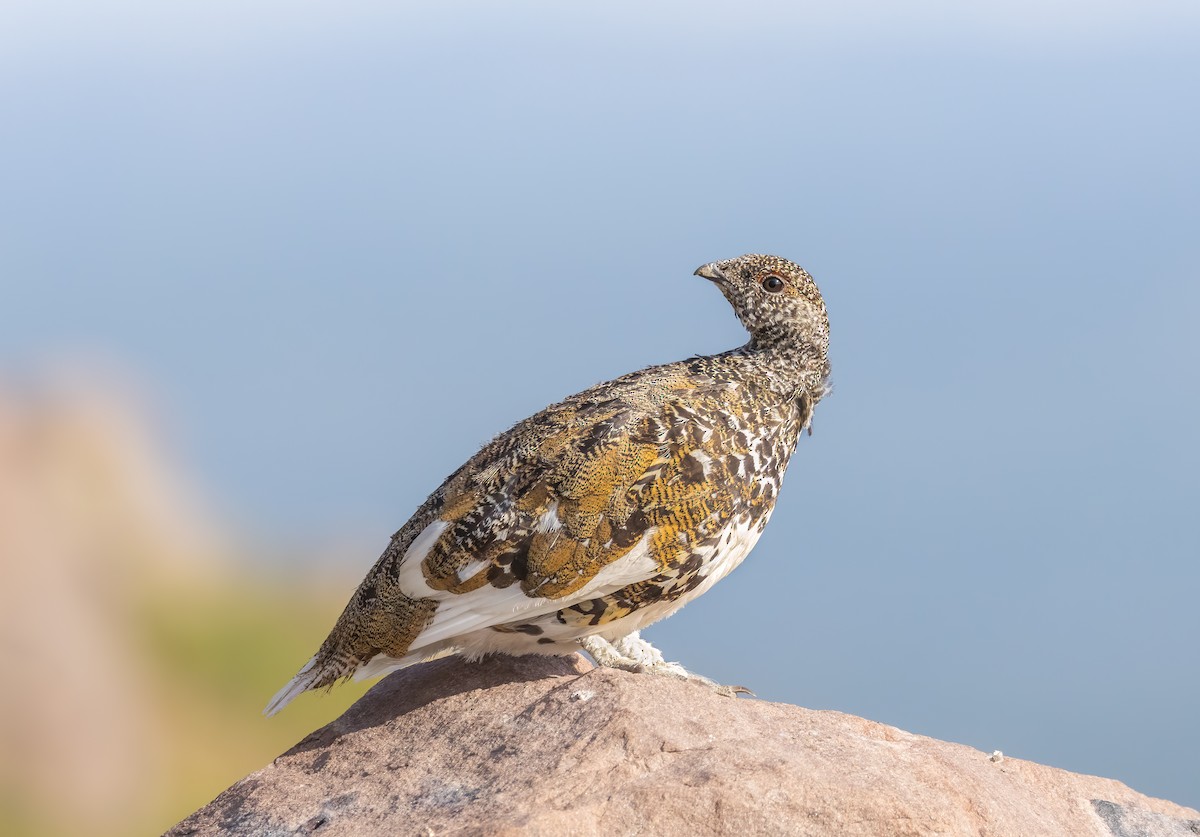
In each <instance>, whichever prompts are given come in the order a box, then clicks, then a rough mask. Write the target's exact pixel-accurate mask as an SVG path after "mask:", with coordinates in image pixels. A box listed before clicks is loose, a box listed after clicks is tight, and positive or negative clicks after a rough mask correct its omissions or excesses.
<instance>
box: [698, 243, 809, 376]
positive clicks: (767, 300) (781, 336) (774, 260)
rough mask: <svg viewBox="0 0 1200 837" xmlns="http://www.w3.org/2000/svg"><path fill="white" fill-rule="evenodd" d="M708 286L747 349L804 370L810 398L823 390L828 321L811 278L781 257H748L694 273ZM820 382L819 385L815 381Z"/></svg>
mask: <svg viewBox="0 0 1200 837" xmlns="http://www.w3.org/2000/svg"><path fill="white" fill-rule="evenodd" d="M696 275H697V276H703V277H704V278H705V279H708V280H710V281H712V282H713V283H714V284H715V285H716V286H717V287H718V288H720V289H721V293H723V294H724V295H725V298H726V299H727V300H729V304H730V305H732V306H733V310H734V313H735V314H737V317H738V319H739V320H741V322H742V325H744V326H745V327H746V330H747V331H749V332H750V343H749V345H748V347H747V348H749V349H753V350H759V351H765V352H771V353H773V354H774V356H775V357H776V360H777V362H778V363H779V364H780V365H792V366H795V367H796V368H798V369H801V370H803V372H804V373H806V374H805V375H804V378H805V381H804V384H805V385H806V386H807V388H808V389H809V390H810V391H812V392H814V393H815V392H817V391H818V390H820V391H821V393H822V394H825V391H826V390H827V389H828V377H829V362H828V354H829V315H828V313H827V312H826V310H825V300H824V299H823V298H822V296H821V291H820V290H819V289H818V288H817V283H816V282H815V281H813V278H812V276H810V275H809V274H808V271H806V270H805V269H804V268H802V267H800V265H798V264H794V263H792V262H790V261H788V260H787V259H784V258H781V257H780V256H767V255H762V254H759V253H748V254H746V255H744V256H738V257H737V258H736V259H727V260H726V261H723V262H710V263H709V264H706V265H702V266H700V267H699V268H697V269H696ZM818 379H819V380H818Z"/></svg>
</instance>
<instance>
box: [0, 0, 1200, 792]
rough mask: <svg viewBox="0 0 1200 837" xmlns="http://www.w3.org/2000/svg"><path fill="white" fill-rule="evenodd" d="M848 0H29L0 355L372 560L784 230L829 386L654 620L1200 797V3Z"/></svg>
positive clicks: (838, 702) (5, 44)
mask: <svg viewBox="0 0 1200 837" xmlns="http://www.w3.org/2000/svg"><path fill="white" fill-rule="evenodd" d="M828 5H829V4H826V5H825V6H824V7H822V8H815V7H810V6H809V5H808V4H804V3H799V4H782V3H780V4H770V3H757V4H756V3H751V4H739V5H738V10H737V11H736V12H735V11H733V10H732V6H729V7H727V6H725V5H723V4H716V3H699V4H696V3H688V4H683V3H671V4H658V5H656V6H655V7H654V8H653V9H649V10H647V9H641V8H639V6H638V4H632V3H610V4H605V5H604V6H603V7H598V6H593V7H591V8H587V9H583V8H570V9H567V8H564V7H563V6H562V4H550V3H542V4H535V3H516V4H508V5H506V6H505V7H504V8H503V10H500V9H498V8H494V7H492V6H490V5H485V4H466V3H445V4H438V5H436V6H435V5H433V4H429V5H427V6H418V5H414V4H390V3H349V4H337V5H336V7H335V5H334V4H317V3H307V4H306V3H299V4H296V3H288V4H284V3H254V4H245V3H232V2H215V3H192V2H181V3H176V4H170V6H169V9H168V7H167V6H165V5H163V4H152V3H143V2H115V3H109V4H106V7H105V9H104V11H103V13H101V12H100V11H98V10H97V9H96V8H95V7H94V6H93V5H91V4H83V3H78V2H59V3H51V2H44V3H37V4H6V6H5V9H4V10H3V11H0V137H2V138H3V145H4V148H5V154H4V155H3V156H2V157H0V186H2V188H0V300H2V301H3V302H2V307H3V310H4V323H5V327H4V328H3V329H2V330H0V374H4V375H5V376H6V377H17V378H25V379H37V378H38V376H39V375H42V374H44V373H45V372H46V370H48V369H51V368H54V367H56V366H60V365H62V364H68V365H70V364H77V365H83V366H85V367H87V368H94V367H102V368H108V369H113V370H119V371H120V373H121V374H122V375H125V376H128V377H131V378H132V379H134V380H136V381H137V382H139V385H140V387H141V389H142V391H143V392H145V393H147V395H148V397H149V398H150V399H152V401H153V403H154V404H155V407H156V409H157V410H158V411H159V413H160V414H161V415H162V416H163V417H164V418H163V420H164V422H165V424H166V427H167V432H168V433H169V435H170V436H171V437H172V438H173V439H174V440H175V442H176V444H177V446H178V448H179V451H180V454H181V456H182V457H183V458H184V459H185V461H187V462H188V463H189V464H190V466H191V467H192V469H193V470H194V471H195V473H196V475H197V479H198V480H199V481H200V482H201V483H202V485H204V486H205V488H206V490H207V492H208V495H209V497H210V498H211V499H212V502H213V504H214V505H215V507H216V508H217V509H219V510H220V513H221V514H222V515H223V516H224V518H225V519H226V520H228V521H229V522H230V523H231V524H232V525H235V526H237V527H239V528H240V529H241V530H243V531H245V532H247V533H250V534H253V535H254V536H255V537H257V538H260V539H261V540H263V541H266V542H271V543H274V544H278V545H282V546H278V547H276V549H274V550H273V552H274V553H275V554H274V556H273V560H274V561H275V562H276V563H277V564H278V563H279V562H281V561H286V560H288V559H287V558H281V557H279V556H280V554H283V555H294V556H296V557H297V559H300V558H302V557H303V555H304V552H305V550H306V549H308V548H310V547H311V545H313V544H327V543H329V542H332V541H337V540H343V541H349V542H353V543H356V544H362V548H361V552H358V551H348V552H347V553H346V555H345V558H344V560H345V561H346V562H347V564H348V565H351V566H357V567H361V568H362V569H363V570H364V571H365V570H366V568H367V567H368V566H369V565H370V564H371V562H372V561H373V559H374V557H375V553H376V551H377V550H378V549H379V548H381V547H382V546H383V544H384V543H385V541H386V538H387V536H388V535H389V534H390V533H391V532H392V531H394V530H395V529H396V528H398V527H399V525H400V524H401V523H402V522H403V521H404V519H405V518H406V517H407V515H408V513H409V512H410V511H411V510H412V509H413V508H414V507H415V506H416V505H417V503H418V502H419V501H420V500H421V498H422V497H423V496H424V495H425V494H426V493H427V492H428V491H429V490H431V489H432V488H433V487H434V486H435V485H437V483H438V482H439V481H440V480H441V478H442V477H443V476H444V475H445V474H446V473H448V472H449V471H450V470H452V469H453V468H454V467H456V466H457V465H458V464H459V463H460V462H461V461H462V460H463V459H465V458H466V457H467V456H468V455H469V454H470V453H471V452H472V451H473V450H474V449H475V448H476V447H477V446H478V445H479V444H481V443H482V442H484V441H486V440H487V439H488V438H489V437H490V436H491V435H493V434H494V433H496V432H498V431H500V430H502V429H503V428H505V427H507V426H508V425H509V424H511V423H512V422H514V421H516V420H518V419H520V418H522V417H523V416H525V415H527V414H528V413H530V412H533V411H534V410H536V409H538V408H539V407H541V406H543V405H544V404H546V403H548V402H550V401H553V400H556V399H558V398H560V397H562V396H564V395H566V394H568V393H570V392H573V391H576V390H578V389H581V388H583V387H585V386H588V385H590V384H592V383H595V382H596V381H598V380H602V379H605V378H609V377H612V376H614V375H617V374H620V373H622V372H624V371H628V370H629V369H632V368H636V367H639V366H643V365H647V364H649V363H654V362H661V361H667V360H672V359H676V358H681V357H684V356H686V355H689V354H692V353H697V352H713V351H720V350H723V349H725V348H729V347H731V346H733V345H736V344H738V343H740V342H742V340H743V339H744V337H743V334H742V332H741V331H740V328H739V326H738V324H737V322H736V320H735V319H734V318H733V316H732V315H731V313H730V312H729V311H728V307H727V305H726V303H725V302H724V300H723V299H722V298H721V297H720V295H719V294H717V293H716V292H715V291H714V290H713V289H712V288H711V287H710V286H709V285H708V283H706V282H702V281H700V280H698V279H695V278H694V277H692V275H691V272H692V270H693V269H695V267H696V266H697V265H699V264H701V263H703V262H707V261H711V260H714V259H721V258H728V257H731V256H735V255H738V254H741V253H744V252H773V253H779V254H781V255H785V256H787V257H789V258H792V259H793V260H795V261H798V262H799V263H801V264H803V265H805V266H806V267H807V268H808V269H809V270H810V271H811V272H812V273H813V274H814V276H815V277H816V279H817V281H818V283H819V284H820V285H821V287H822V289H823V291H824V293H825V296H826V299H827V301H828V304H829V310H830V317H831V321H832V348H831V352H832V360H833V370H834V382H835V393H834V395H833V396H832V397H831V398H830V399H829V400H827V401H826V402H823V403H822V404H821V406H820V408H819V409H818V411H817V415H816V420H815V423H814V424H815V434H814V435H813V436H812V437H811V438H805V439H803V440H802V441H801V443H800V448H799V451H798V453H797V459H796V460H795V461H794V463H793V466H792V468H791V470H790V471H789V474H788V483H787V487H786V489H785V490H784V493H783V495H782V498H781V501H780V507H779V509H778V511H777V513H776V515H775V517H774V519H773V521H772V524H771V526H770V527H769V529H768V531H767V534H766V535H765V536H764V538H763V540H762V542H761V543H760V545H759V547H758V549H757V550H756V551H755V553H754V555H753V556H752V557H751V558H750V559H749V560H748V561H747V562H746V564H745V565H743V567H742V568H740V569H739V570H738V572H737V573H735V574H734V575H732V576H731V577H730V578H728V579H727V580H725V581H724V582H722V584H721V585H719V586H718V587H717V588H715V590H714V591H713V592H712V593H710V594H709V595H708V596H706V597H705V598H703V599H701V600H700V601H698V602H696V603H695V604H693V605H690V606H689V607H688V608H687V609H686V610H685V611H684V612H682V613H681V614H679V615H678V616H676V617H674V618H673V619H671V620H669V621H668V622H665V623H662V624H661V625H660V626H656V627H655V628H653V629H651V631H650V635H651V637H652V638H653V639H655V640H656V641H657V642H658V643H659V644H660V646H661V647H662V648H663V650H664V651H665V653H666V654H667V655H668V657H671V658H674V659H680V660H682V661H683V662H684V663H685V664H687V665H688V666H690V667H691V668H693V669H695V670H697V671H701V672H704V673H705V674H708V675H710V676H712V677H714V678H716V679H718V680H722V681H724V682H732V683H744V684H746V685H748V686H750V687H751V688H754V689H755V690H756V691H757V692H758V693H759V694H760V695H761V696H763V697H765V698H768V699H772V700H784V701H789V702H794V703H798V704H801V705H805V706H811V707H817V708H833V709H839V710H842V711H847V712H852V713H855V714H860V715H864V716H866V717H869V718H873V719H876V720H880V721H885V722H888V723H892V724H896V725H897V726H900V727H903V728H906V729H909V730H913V731H915V732H920V733H925V734H929V735H934V736H937V737H940V738H946V739H950V740H956V741H962V742H964V743H968V744H971V745H973V746H976V747H979V748H981V749H984V750H986V751H989V752H990V751H991V750H993V749H1001V750H1004V751H1005V752H1006V753H1008V754H1010V755H1013V756H1016V757H1021V758H1029V759H1034V760H1037V761H1042V762H1045V763H1049V764H1053V765H1056V766H1061V767H1065V768H1068V769H1071V770H1076V771H1081V772H1087V773H1096V774H1102V775H1107V776H1112V777H1114V778H1117V779H1121V780H1123V781H1125V782H1127V783H1129V784H1131V785H1132V786H1133V787H1135V788H1136V789H1138V790H1140V791H1143V792H1146V793H1150V794H1153V795H1159V796H1165V797H1168V798H1172V799H1174V800H1176V801H1178V802H1181V803H1186V804H1190V805H1192V806H1197V805H1200V767H1198V766H1197V761H1196V759H1195V752H1196V751H1197V749H1200V716H1198V713H1197V712H1196V711H1195V695H1196V694H1197V693H1198V692H1200V665H1197V653H1196V650H1195V649H1196V646H1197V640H1198V638H1200V608H1198V607H1197V606H1196V594H1195V591H1196V589H1197V584H1198V582H1200V569H1198V562H1197V558H1198V557H1200V537H1198V536H1197V532H1196V507H1197V501H1198V500H1200V477H1198V476H1197V474H1198V471H1200V443H1198V442H1197V438H1196V432H1195V428H1196V427H1197V426H1198V420H1200V395H1198V394H1197V390H1196V380H1197V376H1196V369H1197V365H1198V364H1200V337H1198V336H1197V330H1196V328H1195V322H1194V321H1195V316H1196V311H1197V310H1198V309H1200V285H1198V284H1197V278H1198V277H1197V272H1198V271H1197V265H1198V264H1200V237H1198V236H1197V229H1200V217H1198V215H1200V212H1198V210H1197V199H1198V195H1200V163H1198V161H1197V157H1198V155H1197V153H1196V150H1195V149H1196V148H1200V136H1198V135H1200V117H1198V115H1197V108H1196V106H1195V91H1196V90H1197V89H1198V84H1200V59H1198V58H1197V57H1196V56H1197V55H1198V54H1200V51H1198V50H1200V12H1198V11H1197V9H1198V8H1200V7H1197V6H1196V5H1195V4H1194V3H1170V2H1158V3H1154V2H1151V3H1132V2H1130V3H1123V2H1122V3H1119V2H1107V3H1104V2H1102V3H1032V2H1016V3H1014V2H1008V3H977V4H971V5H970V6H964V5H963V4H957V3H949V2H942V3H935V2H930V3H916V4H906V5H905V6H904V8H903V9H900V8H899V7H897V6H895V5H894V4H885V3H877V2H858V3H844V4H838V5H837V7H836V8H829V7H828ZM347 593H349V591H347ZM326 627H327V626H324V625H320V626H314V641H319V639H320V637H321V636H323V633H324V630H325V629H326Z"/></svg>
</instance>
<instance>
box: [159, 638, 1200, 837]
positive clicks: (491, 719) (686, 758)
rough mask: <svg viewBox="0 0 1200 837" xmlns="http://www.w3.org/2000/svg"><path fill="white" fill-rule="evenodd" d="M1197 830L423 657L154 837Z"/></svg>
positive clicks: (1132, 811) (858, 728)
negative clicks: (164, 836) (221, 836)
mask: <svg viewBox="0 0 1200 837" xmlns="http://www.w3.org/2000/svg"><path fill="white" fill-rule="evenodd" d="M314 832H315V833H319V834H322V835H361V834H399V835H407V834H413V835H418V834H419V835H428V834H449V833H453V834H508V835H517V834H522V835H525V834H535V835H536V834H555V835H560V834H572V835H602V834H603V835H609V834H788V835H850V836H852V835H864V837H867V836H869V837H879V835H925V834H952V835H973V834H979V835H982V834H987V835H1001V836H1002V835H1014V837H1015V836H1016V835H1019V836H1020V837H1036V835H1053V836H1054V837H1061V835H1066V834H1071V835H1096V837H1133V835H1142V837H1168V835H1170V837H1177V835H1179V836H1182V835H1189V837H1194V835H1196V834H1200V813H1197V812H1196V811H1194V810H1191V809H1188V808H1183V807H1181V806H1178V805H1175V804H1173V803H1170V802H1165V801H1162V800H1157V799H1151V798H1149V797H1146V796H1143V795H1141V794H1139V793H1136V792H1135V791H1133V790H1131V789H1130V788H1128V787H1126V786H1125V785H1123V784H1121V783H1120V782H1116V781H1113V780H1110V779H1100V778H1096V777H1092V776H1081V775H1078V774H1073V773H1068V772H1066V771H1064V770H1058V769H1055V768H1051V767H1045V766H1042V765H1039V764H1034V763H1032V762H1027V761H1022V760H1020V759H1015V758H1011V757H1007V756H1006V757H1004V758H1003V759H993V758H992V757H991V756H990V755H989V754H987V753H983V752H980V751H978V750H974V749H972V748H970V747H966V746H963V745H960V744H950V743H946V742H942V741H936V740H933V739H930V738H924V737H922V736H918V735H912V734H910V733H907V732H903V731H901V730H898V729H895V728H894V727H889V726H885V725H883V724H878V723H874V722H872V721H866V720H863V719H861V718H856V717H853V716H850V715H843V714H841V713H838V712H827V711H814V710H810V709H802V708H800V707H797V706H789V705H785V704H775V703H767V702H764V701H757V700H731V699H729V698H724V697H720V696H718V695H716V694H714V693H713V692H711V691H710V690H709V689H707V688H705V687H703V686H699V685H696V684H693V683H685V682H682V681H674V680H669V679H665V678H661V677H650V676H645V675H641V676H639V675H632V674H627V673H623V672H617V671H611V670H602V669H591V668H590V666H589V664H588V663H586V662H585V661H584V660H583V658H582V657H573V658H553V657H522V658H511V657H503V656H497V657H492V658H490V659H487V660H484V661H483V662H480V663H475V664H471V663H466V662H463V661H462V660H460V659H458V658H448V659H444V660H438V661H435V662H432V663H428V664H425V665H423V666H418V667H414V668H411V669H407V670H405V671H401V672H397V673H396V674H393V675H391V676H390V677H388V678H386V679H385V680H383V681H382V682H380V683H379V684H378V685H377V686H375V688H373V689H372V690H371V691H370V692H369V693H368V694H367V695H366V696H365V697H363V698H362V699H361V700H360V701H359V702H358V703H356V704H355V705H354V706H353V707H351V708H350V709H349V710H348V711H347V712H346V713H345V714H344V715H342V717H340V718H339V719H337V720H336V721H334V722H333V723H331V724H329V725H328V726H326V727H323V728H322V729H320V730H318V731H316V732H314V733H313V734H311V735H310V736H308V737H307V738H305V739H304V740H303V741H301V742H300V743H299V744H297V745H296V746H295V747H293V748H292V749H291V750H289V751H288V752H287V753H285V754H283V755H282V756H280V757H279V758H277V759H276V760H275V761H274V762H273V763H272V764H270V765H268V766H267V767H265V768H263V769H262V770H259V771H258V772H256V773H253V774H251V775H250V776H247V777H246V778H245V779H243V780H242V781H240V782H238V783H237V784H235V785H234V786H233V787H231V788H229V789H228V790H226V791H225V792H224V793H222V794H221V795H220V796H218V797H217V798H216V799H215V800H214V801H213V802H212V803H210V804H209V805H207V806H205V807H204V808H202V809H201V810H199V811H197V812H196V813H194V814H193V815H192V816H190V817H188V818H187V819H186V820H184V821H183V822H181V823H179V824H178V825H177V826H175V828H173V829H172V830H171V831H170V832H169V834H171V835H174V837H184V835H193V834H228V835H249V834H256V835H257V834H295V833H314Z"/></svg>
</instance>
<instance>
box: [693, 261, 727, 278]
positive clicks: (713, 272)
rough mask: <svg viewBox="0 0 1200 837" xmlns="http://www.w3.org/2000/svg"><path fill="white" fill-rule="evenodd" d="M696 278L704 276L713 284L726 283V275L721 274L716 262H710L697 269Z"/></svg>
mask: <svg viewBox="0 0 1200 837" xmlns="http://www.w3.org/2000/svg"><path fill="white" fill-rule="evenodd" d="M693 275H695V276H703V277H704V278H705V279H708V280H709V281H711V282H724V281H725V274H724V273H722V272H721V268H719V267H717V263H716V262H709V263H708V264H705V265H701V266H700V267H698V268H696V272H695V274H693Z"/></svg>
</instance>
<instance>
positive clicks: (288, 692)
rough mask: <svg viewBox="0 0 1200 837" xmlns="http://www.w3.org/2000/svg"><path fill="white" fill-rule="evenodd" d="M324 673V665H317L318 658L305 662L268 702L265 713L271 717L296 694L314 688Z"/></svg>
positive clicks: (314, 657)
mask: <svg viewBox="0 0 1200 837" xmlns="http://www.w3.org/2000/svg"><path fill="white" fill-rule="evenodd" d="M323 673H324V672H323V667H318V666H317V658H316V656H313V658H312V659H311V660H309V661H308V662H307V663H305V664H304V668H302V669H300V671H298V672H296V676H295V677H293V678H292V679H291V681H290V682H289V683H288V684H287V685H286V686H284V687H283V688H282V689H280V690H279V691H278V692H276V693H275V697H273V698H271V702H270V703H268V704H267V708H266V709H264V710H263V714H264V715H266V716H267V717H268V718H269V717H271V716H272V715H274V714H275V713H276V712H278V711H279V710H280V709H283V707H285V706H287V705H288V704H289V703H291V702H292V700H293V699H294V698H295V697H296V695H298V694H300V693H301V692H306V691H308V690H309V689H312V688H314V687H315V686H316V684H317V681H318V680H319V679H321V676H322V674H323Z"/></svg>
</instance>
